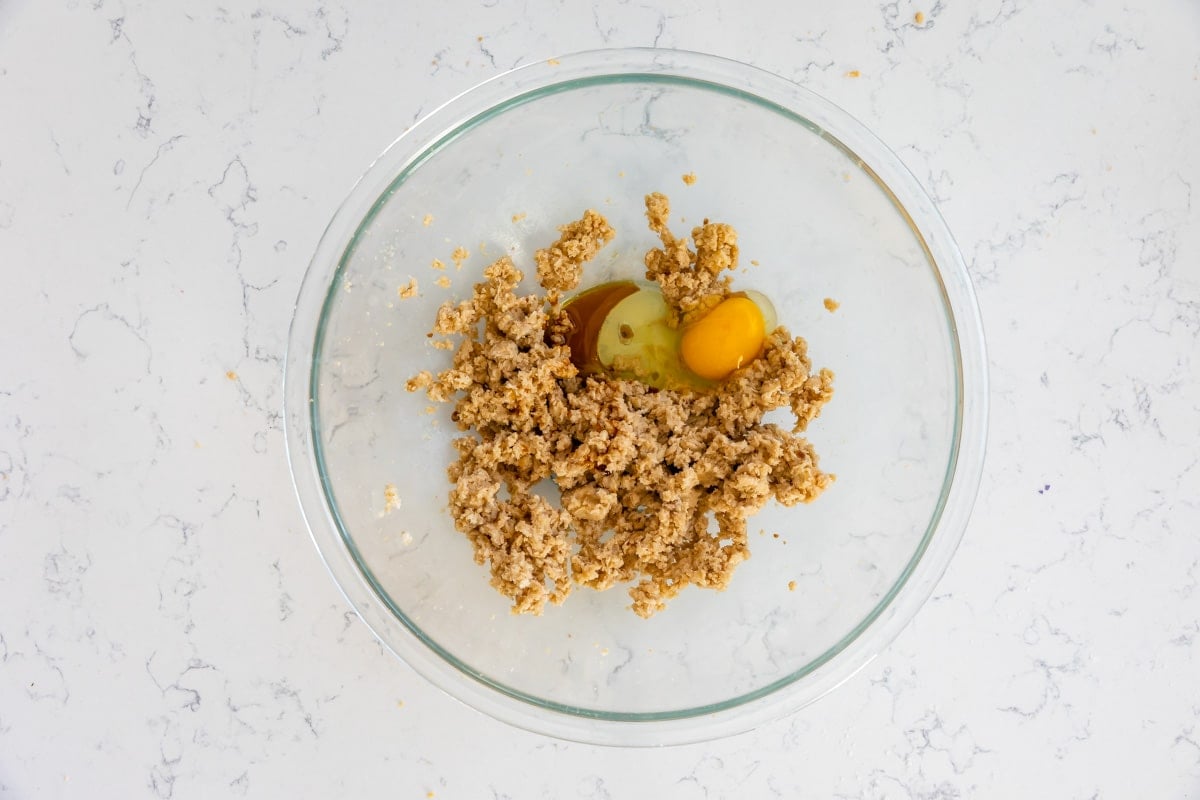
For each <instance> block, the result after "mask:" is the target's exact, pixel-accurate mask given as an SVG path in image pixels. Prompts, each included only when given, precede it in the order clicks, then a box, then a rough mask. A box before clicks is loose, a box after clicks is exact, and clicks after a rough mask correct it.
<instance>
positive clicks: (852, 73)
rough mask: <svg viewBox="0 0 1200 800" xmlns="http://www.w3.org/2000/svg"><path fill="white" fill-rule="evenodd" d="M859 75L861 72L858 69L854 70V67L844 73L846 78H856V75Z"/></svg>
mask: <svg viewBox="0 0 1200 800" xmlns="http://www.w3.org/2000/svg"><path fill="white" fill-rule="evenodd" d="M861 76H862V73H861V72H859V71H858V70H856V69H852V70H850V71H849V72H847V73H846V77H847V78H858V77H861Z"/></svg>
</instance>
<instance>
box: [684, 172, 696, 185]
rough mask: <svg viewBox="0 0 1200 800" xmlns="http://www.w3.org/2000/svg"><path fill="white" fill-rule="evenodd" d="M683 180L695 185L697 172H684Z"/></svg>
mask: <svg viewBox="0 0 1200 800" xmlns="http://www.w3.org/2000/svg"><path fill="white" fill-rule="evenodd" d="M683 182H684V183H686V184H687V185H688V186H692V185H694V184H695V183H696V173H694V172H685V173H683Z"/></svg>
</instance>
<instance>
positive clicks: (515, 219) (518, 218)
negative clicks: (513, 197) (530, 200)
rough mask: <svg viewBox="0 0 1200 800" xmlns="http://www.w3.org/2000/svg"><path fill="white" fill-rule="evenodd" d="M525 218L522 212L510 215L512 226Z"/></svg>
mask: <svg viewBox="0 0 1200 800" xmlns="http://www.w3.org/2000/svg"><path fill="white" fill-rule="evenodd" d="M525 217H526V214H525V212H524V211H522V212H521V213H519V214H513V215H512V221H513V223H514V224H516V223H518V222H520V221H521V220H523V219H525Z"/></svg>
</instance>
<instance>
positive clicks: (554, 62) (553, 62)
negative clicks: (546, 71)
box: [546, 58, 560, 67]
mask: <svg viewBox="0 0 1200 800" xmlns="http://www.w3.org/2000/svg"><path fill="white" fill-rule="evenodd" d="M546 63H547V64H549V65H550V66H552V67H557V66H558V65H559V63H560V62H559V60H558V59H557V58H549V59H546Z"/></svg>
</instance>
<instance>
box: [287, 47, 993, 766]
mask: <svg viewBox="0 0 1200 800" xmlns="http://www.w3.org/2000/svg"><path fill="white" fill-rule="evenodd" d="M637 80H654V81H658V82H677V83H686V84H690V85H693V86H702V87H704V88H709V89H712V90H715V91H720V92H722V93H725V94H734V95H737V96H739V97H741V98H743V99H747V100H750V101H752V102H756V103H759V104H760V105H764V106H767V107H770V108H772V109H773V110H775V111H778V112H780V113H784V114H786V115H788V116H790V117H792V118H794V121H796V122H797V123H798V124H800V125H802V126H804V127H807V128H808V129H809V130H810V131H811V132H813V133H815V134H817V135H820V136H822V137H823V138H824V139H826V141H828V142H829V143H830V144H831V145H833V146H835V147H838V148H840V149H841V150H843V151H844V152H845V153H846V154H847V156H848V157H850V158H851V159H852V160H853V161H856V162H858V163H859V164H860V165H861V168H862V169H863V170H864V171H865V172H866V173H867V174H868V175H870V176H871V177H872V178H873V179H874V180H875V181H876V183H877V184H878V185H879V187H880V188H881V189H882V190H883V191H884V192H885V193H886V194H887V195H888V196H889V197H890V198H891V200H892V201H893V204H894V205H895V207H896V209H897V212H898V213H900V214H901V215H902V216H903V217H904V218H905V219H906V220H907V222H908V223H909V227H910V229H912V231H913V233H914V235H915V236H916V237H917V238H918V240H919V241H920V243H921V245H922V247H923V248H924V249H925V252H926V255H927V258H928V260H929V262H930V264H931V266H932V267H933V269H934V271H935V275H936V277H937V278H938V280H939V283H940V286H941V288H942V295H943V304H944V307H945V308H946V310H947V312H948V315H947V324H948V326H949V329H950V334H951V340H952V342H953V344H954V345H955V349H956V351H957V357H958V359H957V364H956V373H957V387H956V388H957V402H956V420H955V422H956V425H955V440H954V447H953V452H952V455H951V458H950V459H949V465H948V468H947V473H946V479H945V483H944V485H943V491H942V494H941V498H940V502H939V507H938V508H936V509H935V510H934V513H933V515H932V518H931V521H930V524H929V526H928V528H927V530H926V532H925V535H924V537H923V539H922V541H921V544H920V545H919V546H918V548H917V550H916V551H915V552H914V554H913V556H912V558H911V560H910V561H909V563H908V565H907V567H906V569H905V570H904V571H903V572H902V574H901V576H900V578H899V579H898V580H897V582H896V584H895V585H894V586H893V587H892V589H891V590H890V591H889V592H888V593H887V594H886V595H885V596H884V597H883V598H882V599H881V601H880V602H879V604H877V605H876V607H875V608H874V610H873V611H872V612H871V613H870V614H869V615H868V616H867V617H866V618H864V620H862V621H861V622H860V623H859V624H858V625H857V626H856V627H855V628H854V629H853V630H851V631H850V632H849V633H847V634H846V636H844V637H843V638H842V639H841V640H839V642H838V643H837V644H835V645H834V646H833V647H832V648H830V649H829V650H827V651H826V652H825V653H824V654H822V655H821V656H820V657H818V658H817V659H815V660H814V661H812V662H810V663H809V664H807V665H805V667H803V668H802V669H800V670H797V671H796V672H794V673H791V674H790V675H788V676H785V677H784V678H782V679H779V680H777V681H775V682H773V683H772V684H769V685H767V686H764V687H761V688H759V689H757V690H755V691H753V692H751V693H748V694H745V695H741V696H738V697H734V698H730V699H728V700H726V701H722V702H720V703H715V704H712V705H708V706H703V707H699V708H690V709H680V710H676V711H671V712H654V713H624V712H605V711H599V710H593V709H587V708H575V707H569V706H564V705H560V704H557V703H553V702H550V701H545V700H542V699H540V698H536V697H532V696H530V695H527V694H525V693H522V692H518V691H516V690H512V689H510V688H509V687H506V686H504V685H503V684H500V683H498V682H497V681H495V680H493V679H492V678H490V677H488V676H487V675H484V674H482V673H480V672H478V671H476V670H473V669H471V668H470V667H469V666H468V665H466V664H463V663H462V662H460V661H458V660H457V659H454V657H453V656H452V655H450V654H448V653H445V652H444V651H441V649H440V648H439V647H438V646H437V645H436V643H435V642H432V641H431V640H429V639H428V638H427V637H425V636H424V635H423V634H422V632H421V631H420V629H419V628H417V627H416V626H415V625H413V624H412V623H411V622H409V621H408V620H407V618H405V617H404V615H403V613H402V612H401V611H400V610H399V609H396V608H394V607H391V606H392V604H391V600H390V598H388V597H387V595H386V592H383V590H382V588H381V587H379V586H378V584H377V583H376V582H375V580H374V577H373V576H372V575H371V574H370V570H369V569H367V568H366V567H365V565H363V564H362V563H361V561H360V559H359V558H358V556H357V552H356V548H355V547H354V544H353V540H352V539H351V538H350V536H349V532H348V531H345V529H344V526H343V525H342V523H341V521H340V519H339V518H338V514H337V511H336V504H334V503H333V502H332V500H331V498H330V497H329V493H328V491H327V483H326V480H327V476H326V475H324V473H323V469H322V466H321V463H320V461H321V459H320V457H319V455H320V454H319V449H320V446H319V441H317V440H316V437H314V435H313V432H314V428H315V426H316V425H317V418H316V394H315V388H316V386H315V381H316V377H317V374H318V369H317V368H318V359H319V353H320V338H321V335H322V331H323V326H324V319H325V313H326V311H327V306H328V297H329V295H330V287H331V286H332V285H333V284H334V281H335V279H336V276H337V275H338V273H339V272H340V270H341V269H342V266H343V264H344V262H345V261H346V260H347V259H348V257H349V255H350V254H351V253H352V250H353V245H354V242H355V241H356V239H357V237H358V234H359V231H360V230H361V229H362V227H363V226H364V225H365V224H366V222H367V221H368V220H369V219H370V218H371V217H373V215H374V213H375V211H376V210H377V208H378V206H379V205H380V204H381V203H382V202H383V201H385V200H386V198H387V197H388V196H389V195H390V192H391V191H393V190H394V187H395V186H396V184H397V182H398V181H399V176H401V175H402V174H403V173H405V172H407V171H411V170H412V169H415V168H416V167H417V166H419V164H420V162H421V161H423V160H424V159H425V158H427V157H428V156H429V155H430V154H432V153H433V152H435V151H437V150H438V149H439V148H441V147H442V146H444V144H445V143H446V142H448V141H452V140H453V138H454V137H455V136H457V135H458V133H459V132H460V131H462V130H465V129H468V128H470V127H472V126H473V125H475V124H479V123H480V122H481V121H486V119H488V118H489V117H490V116H491V115H493V114H496V113H500V111H502V110H507V109H508V108H510V107H512V105H513V104H514V103H520V102H525V101H526V100H527V99H530V98H536V97H543V96H545V95H546V94H549V93H553V92H555V91H562V90H567V89H571V88H575V87H578V86H582V85H587V84H588V83H594V82H597V81H609V82H617V81H637ZM986 365H987V360H986V353H985V348H984V336H983V328H982V321H981V319H980V315H979V309H978V304H977V301H976V298H975V293H974V289H973V287H972V285H971V281H970V278H969V276H968V273H967V269H966V265H965V263H964V262H963V259H962V256H961V253H960V252H959V250H958V248H957V246H956V245H955V243H954V240H953V238H952V236H951V234H950V231H949V229H948V227H947V226H946V223H945V221H944V220H943V219H942V217H941V215H940V214H939V213H938V212H937V210H936V208H935V207H934V205H933V202H932V200H931V199H930V198H929V197H928V195H927V194H926V192H925V191H924V189H923V188H922V187H921V185H920V183H919V182H918V181H917V179H916V178H915V177H914V176H913V175H912V174H911V173H910V172H909V171H908V170H907V168H906V167H905V166H904V165H903V164H902V162H901V161H900V159H899V158H898V157H897V156H896V155H895V154H894V153H893V152H892V151H891V150H889V149H888V148H887V146H886V145H884V144H883V143H882V142H881V141H880V140H879V139H878V138H876V137H875V136H874V135H873V134H872V133H871V132H870V131H869V130H868V129H867V128H866V127H865V126H863V125H862V124H861V123H859V122H858V121H857V120H855V119H854V118H853V117H851V116H850V115H849V114H847V113H846V112H845V111H843V110H841V109H840V108H838V107H837V106H835V105H833V104H832V103H830V102H828V101H826V100H824V99H823V98H821V97H820V96H818V95H816V94H814V93H813V92H811V91H809V90H807V89H805V88H803V87H801V86H799V85H797V84H795V83H792V82H790V81H788V80H786V79H784V78H781V77H778V76H776V75H774V74H772V73H769V72H766V71H764V70H761V69H759V68H757V67H752V66H750V65H747V64H743V63H741V62H737V61H732V60H729V59H725V58H720V57H717V56H712V55H707V54H702V53H693V52H688V51H679V50H660V49H654V48H628V49H610V50H596V51H587V52H581V53H575V54H572V55H566V56H560V57H558V58H555V59H549V60H547V61H544V62H538V63H535V64H530V65H527V66H523V67H519V68H517V69H515V70H512V71H510V72H506V73H503V74H501V75H498V76H496V77H494V78H492V79H490V80H488V81H485V82H484V83H482V84H479V85H477V86H475V87H473V88H471V89H469V90H467V91H466V92H464V93H463V94H461V95H459V96H458V97H456V98H454V99H452V100H450V101H449V102H447V103H446V104H445V105H443V106H441V107H440V108H438V109H437V110H435V111H433V112H431V113H430V114H429V115H427V116H426V117H425V118H423V119H422V120H421V121H420V122H418V123H417V124H416V125H414V126H413V127H412V128H411V129H409V130H408V131H406V132H405V133H403V134H402V135H401V136H400V137H399V138H397V139H396V140H395V141H394V142H393V143H392V144H391V145H389V146H388V148H387V149H386V150H385V151H384V152H383V153H382V154H381V155H380V156H379V157H378V158H377V159H376V160H375V161H374V162H373V163H372V164H371V166H370V167H368V169H367V170H366V172H365V173H364V174H363V176H362V177H361V178H360V179H359V180H358V182H357V183H356V184H355V186H354V187H353V189H352V190H351V192H350V194H349V196H348V197H347V198H346V200H345V201H343V203H342V204H341V206H340V207H339V208H338V210H337V211H336V212H335V214H334V216H333V218H332V220H331V221H330V223H329V225H328V227H327V228H326V230H325V232H324V233H323V235H322V237H321V240H320V242H319V244H318V246H317V249H316V252H315V254H314V256H313V259H312V261H311V262H310V265H309V267H308V270H307V272H306V274H305V276H304V280H303V282H302V285H301V289H300V292H299V295H298V297H297V301H296V308H295V312H294V316H293V319H292V325H291V329H290V332H289V337H288V349H287V356H286V359H285V364H284V421H285V434H286V435H285V442H286V447H287V453H288V460H289V465H290V467H291V474H292V479H293V483H294V486H295V490H296V494H297V497H298V499H299V501H300V505H301V509H302V511H303V514H304V517H305V521H306V523H307V525H308V528H309V531H310V534H311V536H312V539H313V542H314V544H315V545H316V547H317V550H318V552H319V553H320V555H321V557H322V560H323V561H324V563H325V566H326V568H327V569H328V570H329V572H330V574H331V576H332V577H333V579H334V582H335V583H336V584H337V586H338V587H339V589H340V590H341V592H342V593H343V595H344V596H345V597H346V600H347V601H348V602H349V603H350V605H351V606H352V607H353V608H354V609H355V611H356V612H357V613H358V614H359V616H360V617H361V618H362V619H363V621H364V622H365V623H366V624H367V626H368V627H369V628H370V629H371V630H372V632H373V633H374V634H375V635H376V636H377V637H378V638H379V639H380V641H381V642H382V643H383V644H384V645H385V646H386V647H387V648H388V649H389V650H391V651H392V652H393V653H395V654H396V655H397V656H399V657H400V658H401V659H402V660H403V661H405V662H406V663H407V664H409V665H410V666H411V667H413V668H414V669H415V670H416V671H417V672H418V673H420V674H421V675H422V676H423V677H425V678H426V679H428V680H429V681H430V682H432V683H433V684H435V685H436V686H438V687H439V688H441V689H442V690H444V691H446V692H447V693H448V694H450V695H451V696H453V697H455V698H457V699H459V700H460V701H462V702H464V703H466V704H468V705H470V706H472V707H474V708H476V709H478V710H480V711H483V712H484V713H487V714H489V715H491V716H493V717H495V718H497V719H500V720H503V721H505V722H508V723H510V724H513V725H516V726H518V727H521V728H524V729H527V730H531V731H535V732H539V733H544V734H548V735H552V736H557V737H559V738H563V739H569V740H576V741H583V742H589V743H594V744H614V745H663V744H679V743H685V742H694V741H703V740H706V739H711V738H716V737H719V736H724V735H730V734H733V733H737V732H741V731H745V730H749V729H751V728H753V727H755V726H756V725H758V724H761V723H762V722H764V721H767V720H770V719H773V718H777V717H779V716H783V715H784V714H787V713H790V712H792V711H794V710H796V709H798V708H800V707H802V706H804V705H807V704H809V703H811V702H813V701H815V700H816V699H818V698H819V697H822V696H824V695H825V694H827V693H828V692H830V691H832V690H833V689H834V688H836V687H837V686H839V685H840V684H841V683H843V682H844V681H846V680H847V679H848V678H850V677H851V676H852V675H854V674H855V673H856V672H857V671H858V670H860V669H862V668H863V667H864V666H865V665H866V664H868V663H869V662H870V661H871V660H872V659H873V658H874V657H875V656H876V655H877V654H878V653H879V652H881V651H882V650H883V649H884V648H885V647H886V646H887V645H888V644H889V643H890V642H891V641H892V640H893V639H894V638H895V637H896V635H898V634H899V632H900V631H901V630H902V629H903V628H904V626H905V625H907V623H908V622H909V621H910V620H911V619H912V617H913V616H914V615H915V614H916V612H917V610H919V608H920V607H921V606H922V605H923V604H924V602H925V601H926V600H927V599H928V597H929V595H930V594H931V593H932V591H933V588H934V586H935V585H936V583H937V581H938V580H939V579H940V577H941V575H942V574H943V573H944V571H945V569H946V567H947V566H948V564H949V562H950V559H951V557H952V556H953V554H954V551H955V550H956V549H957V546H958V543H959V541H960V540H961V538H962V535H963V532H964V531H965V529H966V525H967V521H968V519H969V517H970V513H971V508H972V506H973V504H974V500H975V496H976V493H977V491H978V486H979V480H980V476H981V473H982V466H983V459H984V450H985V440H986V432H987V398H988V391H987V367H986Z"/></svg>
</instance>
